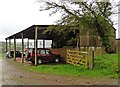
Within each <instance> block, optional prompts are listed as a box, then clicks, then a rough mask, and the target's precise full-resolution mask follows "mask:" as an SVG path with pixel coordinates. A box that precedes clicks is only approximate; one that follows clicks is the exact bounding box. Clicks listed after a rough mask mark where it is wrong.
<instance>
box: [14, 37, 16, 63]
mask: <svg viewBox="0 0 120 87" xmlns="http://www.w3.org/2000/svg"><path fill="white" fill-rule="evenodd" d="M15 53H16V38H15V37H14V61H16V55H15Z"/></svg>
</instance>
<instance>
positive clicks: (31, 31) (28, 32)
mask: <svg viewBox="0 0 120 87" xmlns="http://www.w3.org/2000/svg"><path fill="white" fill-rule="evenodd" d="M49 26H50V25H32V26H30V27H28V28H26V29H24V30H22V31H20V32H18V33H16V34H13V35H11V36H9V37H7V38H5V40H6V52H8V51H11V39H14V60H16V56H15V52H16V39H22V58H21V62H22V63H24V56H23V52H24V38H27V39H28V43H27V44H29V39H33V40H34V43H35V44H34V45H35V46H34V47H35V65H37V41H38V39H42V40H43V48H45V40H53V36H52V35H50V34H43V31H44V30H46V29H47V27H49ZM52 26H53V25H52ZM8 40H9V49H8V42H7V41H8ZM28 47H29V45H28Z"/></svg>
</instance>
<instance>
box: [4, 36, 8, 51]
mask: <svg viewBox="0 0 120 87" xmlns="http://www.w3.org/2000/svg"><path fill="white" fill-rule="evenodd" d="M5 40H6V52H7V51H8V44H7V38H6V39H5Z"/></svg>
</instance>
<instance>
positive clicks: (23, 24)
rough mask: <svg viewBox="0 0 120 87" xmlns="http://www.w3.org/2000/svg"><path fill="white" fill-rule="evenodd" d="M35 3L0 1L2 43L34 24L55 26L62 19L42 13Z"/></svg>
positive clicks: (31, 1)
mask: <svg viewBox="0 0 120 87" xmlns="http://www.w3.org/2000/svg"><path fill="white" fill-rule="evenodd" d="M35 1H36V0H0V41H4V40H5V38H6V37H8V36H9V35H12V34H14V33H17V32H19V31H21V30H23V29H26V28H27V27H29V26H32V25H34V24H39V25H48V24H54V22H55V21H56V20H57V19H59V18H60V14H57V15H53V16H51V17H50V16H49V15H48V14H49V12H48V11H46V12H40V11H39V6H40V4H38V3H36V2H35ZM116 1H117V0H116ZM113 20H115V21H117V20H118V18H117V17H116V16H115V17H113ZM115 28H116V29H117V25H116V26H115ZM117 36H118V35H117Z"/></svg>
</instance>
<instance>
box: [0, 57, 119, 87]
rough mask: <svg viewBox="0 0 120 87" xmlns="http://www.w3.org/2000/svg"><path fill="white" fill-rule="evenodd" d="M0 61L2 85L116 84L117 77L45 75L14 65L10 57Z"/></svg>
mask: <svg viewBox="0 0 120 87" xmlns="http://www.w3.org/2000/svg"><path fill="white" fill-rule="evenodd" d="M0 62H1V63H0V65H1V67H0V71H1V72H0V77H2V82H1V83H2V85H118V80H117V79H108V78H85V77H68V76H58V75H46V74H40V73H35V72H30V71H27V70H25V69H23V68H21V67H19V66H16V65H15V64H13V62H15V61H13V60H11V59H4V60H0ZM23 67H24V66H23ZM1 68H2V69H1ZM1 73H2V75H1ZM0 81H1V80H0Z"/></svg>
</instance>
